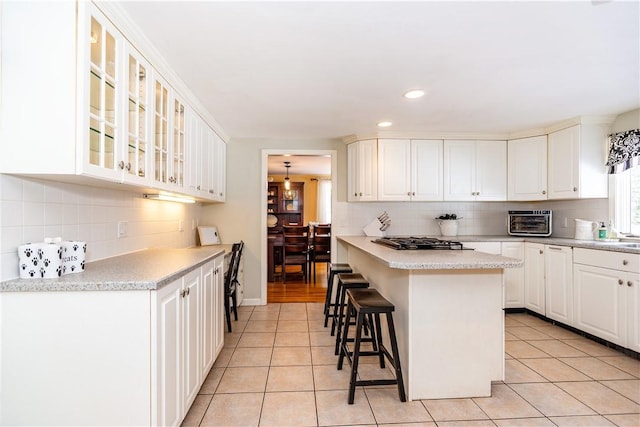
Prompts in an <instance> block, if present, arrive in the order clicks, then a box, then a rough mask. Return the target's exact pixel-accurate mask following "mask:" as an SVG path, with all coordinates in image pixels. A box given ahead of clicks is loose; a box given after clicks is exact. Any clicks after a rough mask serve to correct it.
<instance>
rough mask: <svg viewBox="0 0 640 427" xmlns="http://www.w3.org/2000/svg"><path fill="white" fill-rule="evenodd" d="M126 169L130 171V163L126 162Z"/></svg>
mask: <svg viewBox="0 0 640 427" xmlns="http://www.w3.org/2000/svg"><path fill="white" fill-rule="evenodd" d="M127 170H128V171H130V170H131V163H127Z"/></svg>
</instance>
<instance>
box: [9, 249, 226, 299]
mask: <svg viewBox="0 0 640 427" xmlns="http://www.w3.org/2000/svg"><path fill="white" fill-rule="evenodd" d="M231 246H232V245H212V246H198V247H193V248H182V249H170V248H165V249H145V250H141V251H137V252H132V253H129V254H125V255H120V256H116V257H112V258H107V259H103V260H99V261H94V262H89V263H87V264H86V267H85V271H83V272H82V273H75V274H69V275H66V276H62V277H60V278H57V279H12V280H7V281H5V282H1V283H0V292H53V291H132V290H154V289H160V288H161V287H163V286H164V285H166V284H168V283H171V282H172V281H173V280H175V279H177V278H178V277H180V276H182V275H184V274H186V273H188V272H190V271H191V270H194V269H196V268H198V267H200V266H201V265H203V264H205V263H206V262H208V261H210V260H212V259H213V258H215V257H217V256H218V255H221V254H223V253H225V252H227V253H228V252H230V251H231Z"/></svg>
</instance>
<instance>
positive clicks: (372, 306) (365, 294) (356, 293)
mask: <svg viewBox="0 0 640 427" xmlns="http://www.w3.org/2000/svg"><path fill="white" fill-rule="evenodd" d="M347 296H348V297H349V302H348V303H347V312H346V314H345V317H346V319H345V327H344V331H343V332H342V345H341V346H340V357H339V358H338V370H341V369H342V364H343V363H344V358H345V357H346V358H347V361H348V362H349V364H350V365H351V380H350V381H349V404H350V405H351V404H353V400H354V397H355V393H356V386H369V385H391V384H397V385H398V395H399V397H400V401H401V402H406V401H407V397H406V395H405V392H404V382H403V381H402V370H401V369H400V356H399V354H398V343H397V341H396V330H395V328H394V326H393V315H392V312H393V311H394V310H395V307H394V305H393V304H391V303H390V302H389V301H387V300H386V299H384V298H383V297H382V295H380V293H379V292H378V291H377V290H375V289H349V290H347ZM353 311H355V314H356V338H355V340H354V345H353V351H352V352H350V351H349V348H348V341H347V334H348V333H349V324H350V323H351V322H350V320H351V316H352V312H353ZM381 313H384V314H385V317H386V318H387V326H388V328H389V339H390V341H391V353H389V350H387V348H386V347H385V346H384V344H382V334H381V330H380V329H381V328H380V314H381ZM371 314H373V317H374V319H375V320H374V326H373V327H374V328H375V333H374V334H372V336H375V337H376V338H375V339H377V344H378V345H377V349H376V348H375V347H374V349H373V351H360V344H361V342H362V330H363V329H364V324H365V316H367V315H371ZM360 356H378V358H379V359H380V368H384V358H385V357H386V358H387V360H388V361H389V363H390V364H391V366H392V367H393V368H394V370H395V376H396V377H395V379H377V380H360V381H358V380H357V379H356V378H357V375H358V361H359V358H360Z"/></svg>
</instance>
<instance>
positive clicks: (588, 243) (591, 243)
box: [433, 236, 640, 254]
mask: <svg viewBox="0 0 640 427" xmlns="http://www.w3.org/2000/svg"><path fill="white" fill-rule="evenodd" d="M433 237H436V238H438V239H447V240H455V241H457V242H532V243H542V244H544V245H558V246H571V247H573V248H584V249H598V250H603V251H611V252H624V253H629V254H640V248H630V247H624V246H618V245H617V244H614V243H611V242H602V241H598V240H575V239H568V238H565V237H526V236H456V237H442V236H433ZM620 243H622V244H624V243H625V242H620ZM628 243H631V242H628Z"/></svg>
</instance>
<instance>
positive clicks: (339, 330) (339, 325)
mask: <svg viewBox="0 0 640 427" xmlns="http://www.w3.org/2000/svg"><path fill="white" fill-rule="evenodd" d="M346 294H347V292H346V289H345V287H344V286H340V302H339V304H338V307H336V308H337V309H339V310H340V311H339V313H338V319H337V328H336V347H335V351H334V353H335V354H336V355H337V354H338V352H339V350H340V334H341V333H342V326H343V319H344V318H345V317H346V316H348V315H349V314H350V313H349V308H347V312H346V313H345V312H344V311H343V310H344V300H345V298H346ZM336 311H338V310H336ZM331 331H332V332H333V325H332V328H331ZM331 335H333V334H331Z"/></svg>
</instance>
